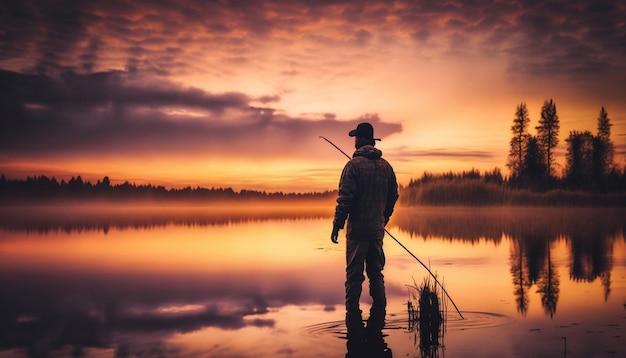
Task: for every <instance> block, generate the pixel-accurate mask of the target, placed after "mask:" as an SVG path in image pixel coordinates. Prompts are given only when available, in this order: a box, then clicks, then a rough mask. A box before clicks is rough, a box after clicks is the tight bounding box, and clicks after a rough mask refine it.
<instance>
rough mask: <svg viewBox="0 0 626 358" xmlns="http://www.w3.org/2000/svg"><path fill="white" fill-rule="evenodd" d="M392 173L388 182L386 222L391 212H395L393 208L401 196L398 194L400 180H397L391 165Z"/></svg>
mask: <svg viewBox="0 0 626 358" xmlns="http://www.w3.org/2000/svg"><path fill="white" fill-rule="evenodd" d="M389 168H390V171H391V175H390V176H389V183H388V184H387V186H388V188H389V193H388V194H387V203H386V205H385V224H386V223H387V222H388V221H389V218H390V217H391V214H393V209H394V207H395V205H396V201H397V200H398V197H399V196H400V195H399V194H398V181H397V180H396V174H395V173H394V171H393V169H392V168H391V166H389Z"/></svg>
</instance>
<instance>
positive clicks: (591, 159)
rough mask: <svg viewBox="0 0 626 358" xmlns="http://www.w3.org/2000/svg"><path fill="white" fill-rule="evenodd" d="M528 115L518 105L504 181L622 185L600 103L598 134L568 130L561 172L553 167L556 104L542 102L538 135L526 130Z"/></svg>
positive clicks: (533, 185) (534, 185) (538, 185)
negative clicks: (506, 174) (507, 171)
mask: <svg viewBox="0 0 626 358" xmlns="http://www.w3.org/2000/svg"><path fill="white" fill-rule="evenodd" d="M529 124H530V118H529V116H528V109H527V107H526V104H525V103H523V102H522V103H521V104H519V105H518V106H517V109H516V111H515V117H514V119H513V125H512V126H511V131H512V133H513V136H512V137H511V141H510V149H509V156H508V160H507V164H506V165H507V167H508V168H509V169H510V171H511V175H510V177H509V179H508V182H509V183H510V184H511V185H512V186H514V187H517V188H530V189H533V190H537V191H545V190H550V189H568V190H583V191H591V192H602V193H610V192H620V191H624V190H626V187H625V185H624V172H625V170H626V168H619V166H618V165H617V164H616V163H615V162H614V155H615V149H614V145H613V142H612V140H611V126H612V124H611V121H610V118H609V116H608V113H607V112H606V110H605V109H604V107H602V108H601V109H600V114H599V116H598V119H597V133H596V134H595V135H594V134H592V133H591V132H590V131H588V130H586V131H576V130H574V131H570V133H569V136H568V137H567V138H566V139H565V142H566V146H567V148H566V156H565V166H564V168H563V171H562V174H561V175H560V176H559V175H557V173H556V170H555V168H554V167H555V158H554V149H555V148H556V146H557V145H558V144H559V137H558V135H559V130H560V120H559V116H558V114H557V110H556V104H555V103H554V102H553V101H552V100H549V101H545V102H544V104H543V106H542V108H541V117H540V120H539V124H538V125H537V126H536V127H535V129H536V131H537V132H536V135H532V134H530V133H529V132H528V126H529Z"/></svg>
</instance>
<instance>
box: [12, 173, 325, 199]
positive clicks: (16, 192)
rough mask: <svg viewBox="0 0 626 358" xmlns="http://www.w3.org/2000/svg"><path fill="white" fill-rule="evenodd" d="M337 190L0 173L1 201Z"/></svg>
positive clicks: (313, 195) (271, 195) (321, 195)
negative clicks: (268, 189)
mask: <svg viewBox="0 0 626 358" xmlns="http://www.w3.org/2000/svg"><path fill="white" fill-rule="evenodd" d="M336 196H337V191H336V190H335V191H324V192H309V193H284V192H280V191H279V192H266V191H256V190H246V189H242V190H240V191H235V190H233V189H232V188H230V187H228V188H211V189H207V188H202V187H200V186H197V187H195V188H192V187H191V186H187V187H184V188H181V189H176V188H170V189H167V188H165V187H164V186H154V185H151V184H145V185H137V184H134V183H129V182H128V181H125V182H124V183H122V184H115V185H112V184H111V181H110V179H109V177H108V176H105V177H104V178H102V180H98V181H97V182H96V183H95V184H92V183H91V182H89V181H84V180H83V179H82V178H81V176H80V175H79V176H77V177H72V178H71V179H70V180H69V181H67V182H66V181H65V180H61V181H58V180H57V179H56V178H55V177H52V178H49V177H47V176H45V175H41V176H35V177H27V178H26V179H25V180H20V179H7V178H6V177H5V175H4V174H2V175H1V176H0V199H2V200H12V199H15V200H24V199H26V200H29V199H30V200H41V199H104V200H109V199H113V200H116V199H119V200H128V199H131V200H186V201H188V200H192V201H193V200H268V199H269V200H281V199H326V198H335V197H336Z"/></svg>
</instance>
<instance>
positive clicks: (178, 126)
mask: <svg viewBox="0 0 626 358" xmlns="http://www.w3.org/2000/svg"><path fill="white" fill-rule="evenodd" d="M0 92H2V93H3V94H4V95H3V98H2V102H0V112H1V113H3V116H2V119H1V120H0V150H1V151H2V153H4V154H9V155H15V156H20V155H26V156H49V155H51V156H54V155H62V154H67V153H72V154H77V153H82V154H115V153H153V152H168V153H170V154H185V155H193V154H194V153H196V152H202V153H205V154H206V153H207V152H208V153H211V152H214V153H218V154H222V155H229V154H230V155H235V156H250V157H254V156H265V155H270V156H274V155H279V156H289V155H303V154H306V153H307V152H309V151H310V150H311V148H312V146H313V145H316V144H319V141H318V136H319V135H321V134H323V133H347V132H348V131H349V130H350V129H352V128H354V127H355V126H356V124H357V123H358V122H359V121H362V120H368V121H370V122H372V123H373V124H374V125H375V127H376V131H377V135H381V136H383V137H384V136H387V135H389V134H391V133H394V132H398V131H400V130H401V127H400V125H398V124H391V123H384V122H382V121H381V120H380V119H379V118H378V116H377V115H366V116H363V117H361V118H356V119H352V120H348V121H340V120H338V119H337V118H335V116H333V115H325V116H320V119H318V120H309V119H303V118H294V117H289V116H286V115H284V114H281V113H280V112H279V111H278V110H276V109H274V108H268V107H255V106H251V105H250V103H251V102H252V101H259V102H271V101H275V100H277V98H275V97H262V98H259V99H256V98H251V97H249V96H247V95H245V94H243V93H224V94H212V93H207V92H204V91H202V90H199V89H194V88H182V87H180V86H178V85H175V84H173V83H170V82H167V81H164V80H160V81H149V82H147V84H146V82H140V81H136V80H135V79H134V78H133V75H131V74H129V73H127V72H103V73H94V74H77V73H72V72H70V73H66V74H64V75H62V76H59V77H50V76H46V75H28V74H20V73H16V72H10V71H0Z"/></svg>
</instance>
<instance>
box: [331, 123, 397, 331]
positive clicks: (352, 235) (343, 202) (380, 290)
mask: <svg viewBox="0 0 626 358" xmlns="http://www.w3.org/2000/svg"><path fill="white" fill-rule="evenodd" d="M348 135H349V136H351V137H355V140H354V144H355V148H356V151H355V152H354V154H353V155H352V159H350V161H348V163H347V164H346V165H345V167H344V168H343V172H342V173H341V180H340V181H339V197H338V198H337V206H336V208H335V218H334V221H333V231H332V234H331V236H330V239H331V241H332V242H333V243H335V244H336V243H338V237H339V230H340V229H343V227H344V224H345V221H346V219H347V220H348V227H347V232H346V239H347V240H346V320H348V318H349V317H350V316H357V315H358V316H360V315H361V310H360V307H359V300H360V297H361V290H362V283H363V281H364V280H365V277H364V276H363V270H364V269H365V271H366V272H367V277H368V278H369V287H370V296H372V299H373V304H372V309H373V310H374V309H375V310H377V311H379V312H380V311H381V310H382V311H384V310H385V308H386V305H387V299H386V296H385V283H384V281H383V274H382V271H383V267H384V266H385V253H384V252H383V236H384V234H385V225H386V224H387V222H388V221H389V218H390V217H391V214H392V213H393V209H394V206H395V204H396V201H397V200H398V183H397V182H396V175H395V173H394V171H393V168H392V167H391V165H390V164H389V163H388V162H387V161H386V160H385V159H383V158H382V152H381V151H380V150H378V149H377V148H375V147H374V146H375V143H376V141H377V140H380V139H378V138H374V128H373V127H372V125H371V124H370V123H367V122H364V123H360V124H359V125H358V126H357V127H356V129H354V130H352V131H350V132H349V133H348Z"/></svg>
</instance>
